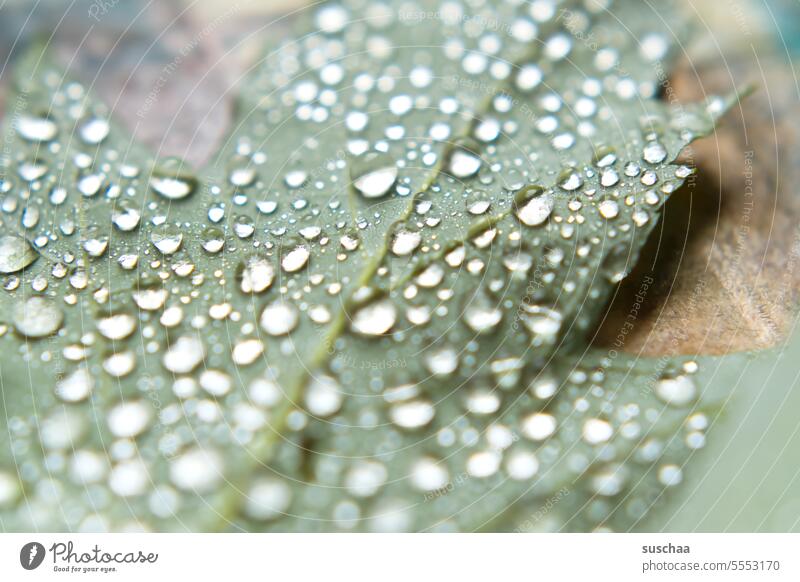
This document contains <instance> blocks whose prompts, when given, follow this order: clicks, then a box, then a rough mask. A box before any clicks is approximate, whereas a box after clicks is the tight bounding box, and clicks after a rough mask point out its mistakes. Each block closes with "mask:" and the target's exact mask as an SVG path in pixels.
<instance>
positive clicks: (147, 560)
mask: <svg viewBox="0 0 800 582" xmlns="http://www.w3.org/2000/svg"><path fill="white" fill-rule="evenodd" d="M798 547H800V536H798V535H792V534H626V535H621V534H619V535H615V534H428V535H415V534H391V535H370V534H337V535H326V534H247V535H245V534H4V535H0V580H3V581H15V582H16V581H17V580H67V579H69V580H109V581H110V580H114V581H124V580H132V581H133V580H135V581H137V582H138V581H141V580H148V579H149V580H170V579H174V580H186V578H185V576H187V575H189V576H192V577H193V579H197V580H222V581H224V582H243V581H246V580H258V581H261V582H263V581H270V580H280V581H281V582H283V581H289V580H302V581H306V580H308V581H314V580H324V581H326V582H327V581H340V580H341V581H343V582H359V581H361V580H364V581H370V582H372V581H380V582H394V581H397V582H400V581H402V582H409V581H411V582H427V581H431V580H447V581H457V582H463V581H471V580H476V581H478V580H480V581H481V582H486V581H487V580H508V581H514V580H531V581H534V580H579V579H584V580H592V581H598V580H614V581H620V580H720V581H725V582H729V581H735V580H742V581H745V580H759V581H761V580H793V581H796V580H800V568H798V564H800V557H798ZM578 577H585V578H578Z"/></svg>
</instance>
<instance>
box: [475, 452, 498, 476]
mask: <svg viewBox="0 0 800 582" xmlns="http://www.w3.org/2000/svg"><path fill="white" fill-rule="evenodd" d="M501 459H502V457H501V455H500V454H499V453H498V452H496V451H479V452H477V453H472V454H471V455H470V456H469V458H468V459H467V473H469V474H470V475H471V476H473V477H476V478H479V479H483V478H486V477H491V476H492V475H494V474H495V473H497V470H498V469H499V468H500V461H501Z"/></svg>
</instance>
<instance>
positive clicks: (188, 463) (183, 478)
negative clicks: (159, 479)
mask: <svg viewBox="0 0 800 582" xmlns="http://www.w3.org/2000/svg"><path fill="white" fill-rule="evenodd" d="M222 473H223V461H222V457H221V456H220V455H219V454H218V453H217V452H216V451H213V450H204V449H201V448H194V449H190V450H189V451H187V452H185V453H183V454H182V455H181V456H179V457H178V458H176V459H175V460H174V461H172V463H171V465H170V468H169V476H170V480H171V481H172V482H173V483H174V484H175V486H177V487H178V488H179V489H183V490H184V491H191V492H195V493H205V492H208V491H211V490H212V489H213V488H214V487H215V486H216V484H217V483H218V482H219V481H220V480H221V479H222Z"/></svg>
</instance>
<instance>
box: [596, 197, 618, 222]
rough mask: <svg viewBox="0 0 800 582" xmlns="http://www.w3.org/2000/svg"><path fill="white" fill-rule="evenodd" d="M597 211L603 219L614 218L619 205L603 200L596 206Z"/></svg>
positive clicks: (615, 202)
mask: <svg viewBox="0 0 800 582" xmlns="http://www.w3.org/2000/svg"><path fill="white" fill-rule="evenodd" d="M597 211H598V212H599V213H600V216H602V217H603V218H616V217H617V216H618V215H619V204H617V201H616V200H603V201H602V202H600V204H598V205H597Z"/></svg>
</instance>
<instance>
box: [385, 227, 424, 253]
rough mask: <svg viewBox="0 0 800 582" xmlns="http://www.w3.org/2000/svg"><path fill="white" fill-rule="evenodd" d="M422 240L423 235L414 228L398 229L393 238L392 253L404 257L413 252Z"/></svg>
mask: <svg viewBox="0 0 800 582" xmlns="http://www.w3.org/2000/svg"><path fill="white" fill-rule="evenodd" d="M421 242H422V235H421V234H420V233H418V232H416V231H413V230H405V229H401V230H398V231H397V232H396V233H395V235H394V237H393V238H392V245H391V249H392V253H393V254H395V255H397V256H398V257H404V256H407V255H410V254H411V253H413V252H414V251H415V250H416V249H417V247H418V246H419V245H420V243H421Z"/></svg>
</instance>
